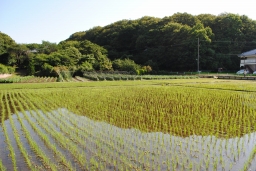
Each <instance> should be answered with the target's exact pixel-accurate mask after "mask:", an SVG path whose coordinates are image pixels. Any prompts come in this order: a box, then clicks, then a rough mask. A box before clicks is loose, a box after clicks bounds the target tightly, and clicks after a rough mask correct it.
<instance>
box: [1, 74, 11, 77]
mask: <svg viewBox="0 0 256 171" xmlns="http://www.w3.org/2000/svg"><path fill="white" fill-rule="evenodd" d="M10 76H12V74H0V78H7V77H10Z"/></svg>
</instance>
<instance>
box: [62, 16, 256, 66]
mask: <svg viewBox="0 0 256 171" xmlns="http://www.w3.org/2000/svg"><path fill="white" fill-rule="evenodd" d="M198 38H199V43H200V48H199V49H200V69H202V70H215V69H216V68H218V67H222V68H226V69H227V70H237V69H239V58H238V57H237V54H239V53H242V52H244V51H247V50H251V49H255V48H256V21H254V20H251V19H250V18H248V17H247V16H244V15H242V16H240V15H237V14H230V13H223V14H220V15H218V16H215V15H211V14H201V15H197V16H193V15H190V14H187V13H176V14H174V15H172V16H169V17H164V18H155V17H147V16H145V17H142V18H140V19H137V20H121V21H117V22H115V23H112V24H109V25H107V26H104V27H94V28H92V29H90V30H87V31H83V32H77V33H74V34H72V35H71V36H70V37H69V38H68V39H67V40H65V42H67V41H84V40H89V41H91V42H93V43H95V44H98V45H100V46H103V47H104V48H105V49H107V50H108V58H109V59H111V60H114V59H119V58H122V59H125V58H129V59H132V60H134V61H135V62H136V63H138V64H140V65H150V66H152V68H153V69H160V70H169V71H170V70H172V71H189V70H190V71H191V70H194V71H195V70H196V69H197V61H196V59H197V51H198V49H197V47H198ZM62 43H63V42H62Z"/></svg>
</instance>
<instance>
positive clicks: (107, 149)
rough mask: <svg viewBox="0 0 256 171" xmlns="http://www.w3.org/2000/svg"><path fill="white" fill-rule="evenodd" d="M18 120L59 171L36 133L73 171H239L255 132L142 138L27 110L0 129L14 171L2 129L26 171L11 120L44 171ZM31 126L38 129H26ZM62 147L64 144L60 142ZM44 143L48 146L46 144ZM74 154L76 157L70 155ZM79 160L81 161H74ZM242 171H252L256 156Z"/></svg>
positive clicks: (1, 153)
mask: <svg viewBox="0 0 256 171" xmlns="http://www.w3.org/2000/svg"><path fill="white" fill-rule="evenodd" d="M18 117H21V118H22V122H23V124H24V125H25V128H26V129H27V131H28V132H29V134H30V135H31V137H32V138H33V140H35V142H36V143H37V144H38V146H40V148H41V149H42V150H43V152H44V153H45V155H46V156H47V157H48V158H50V161H51V162H52V163H53V164H54V165H56V166H57V168H58V170H67V169H66V166H65V163H64V164H63V163H61V159H60V156H58V155H56V154H55V153H54V152H53V150H52V149H51V148H49V145H47V143H45V142H44V141H43V140H42V138H41V137H40V136H39V134H38V132H37V130H39V131H40V132H41V133H43V134H44V135H45V136H46V137H48V141H49V142H50V144H54V145H55V147H56V150H58V151H59V152H60V153H59V154H62V155H63V156H64V157H65V158H66V159H67V161H69V162H70V164H71V166H72V168H73V169H74V170H94V169H98V170H122V169H124V170H125V169H127V170H136V169H138V170H202V171H204V170H231V171H237V170H243V169H244V165H245V164H246V163H247V161H249V159H250V155H251V154H252V152H253V149H254V148H255V146H256V133H251V134H246V135H244V136H243V137H240V138H238V137H236V138H230V139H224V138H216V137H214V136H196V135H193V136H189V137H186V138H183V137H177V136H172V135H169V134H163V133H161V132H155V133H145V132H141V131H139V130H136V129H121V128H118V127H115V126H113V125H110V124H107V123H104V122H95V121H93V120H90V119H88V118H87V117H85V116H78V115H76V114H73V113H72V112H69V111H68V110H67V109H64V108H60V109H57V110H55V111H51V112H47V113H46V112H45V113H44V112H42V111H41V110H38V111H26V112H25V113H17V114H14V115H12V117H11V118H9V119H8V120H6V121H4V125H3V124H2V125H1V126H0V162H2V164H3V165H4V167H5V168H7V170H8V171H9V170H13V167H14V166H13V162H12V160H11V157H10V155H9V153H10V152H9V150H8V144H7V142H6V138H5V137H6V136H5V134H4V131H3V126H5V128H6V130H7V132H8V137H9V139H10V140H11V146H12V147H13V149H14V151H15V159H16V165H17V168H18V170H28V166H27V165H26V163H25V159H24V157H23V155H22V154H21V152H20V149H19V148H18V147H17V142H16V140H15V139H14V138H13V136H14V134H13V132H12V131H13V128H12V127H11V125H10V119H11V120H13V121H14V124H15V127H16V129H17V133H18V134H19V137H20V141H21V142H22V144H23V146H24V148H25V150H26V151H27V153H28V154H29V158H30V160H31V163H32V164H33V165H35V166H36V167H37V168H38V170H47V169H46V168H45V165H44V164H43V162H42V160H41V159H40V158H38V157H37V155H36V153H35V151H34V150H33V149H32V148H31V145H30V144H29V143H28V141H27V138H26V136H25V135H24V132H23V131H24V130H23V129H22V127H21V124H20V121H19V120H18ZM32 123H34V125H36V127H37V130H36V129H34V128H33V126H32V125H31V124H32ZM63 142H64V143H63ZM48 144H49V143H48ZM72 149H76V150H77V151H76V152H77V153H72ZM79 157H81V158H82V159H83V160H81V161H82V162H79ZM251 158H252V161H251V162H250V164H249V165H248V166H249V167H248V169H247V170H252V171H255V170H256V157H255V156H253V157H251Z"/></svg>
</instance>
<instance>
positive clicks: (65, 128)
mask: <svg viewBox="0 0 256 171" xmlns="http://www.w3.org/2000/svg"><path fill="white" fill-rule="evenodd" d="M35 100H36V99H33V100H32V101H35ZM49 104H50V103H48V105H47V107H48V106H49ZM39 107H40V106H39ZM44 113H45V114H46V116H47V117H48V120H51V121H54V123H55V124H56V125H58V126H59V127H60V128H61V130H65V131H64V132H65V133H66V134H69V136H71V138H72V140H74V141H76V142H80V143H83V142H82V141H81V139H80V138H77V137H76V135H77V134H72V132H69V131H68V130H69V129H68V128H69V127H71V125H67V123H66V122H64V121H62V120H63V119H65V118H57V120H56V119H54V118H53V115H54V117H56V113H53V114H52V115H49V114H48V113H47V112H46V111H44ZM61 117H64V116H61ZM58 119H60V120H58ZM58 122H61V123H62V124H64V126H62V127H61V125H60V124H58ZM75 127H76V126H74V127H72V128H75ZM87 128H88V127H87ZM95 129H97V128H95ZM73 131H74V132H75V130H73ZM76 133H77V132H76ZM80 133H81V132H80ZM81 135H82V133H81V134H80V136H81ZM87 135H88V134H87ZM87 135H86V136H87ZM102 136H103V135H100V136H98V137H95V136H94V137H92V136H90V137H89V138H88V139H87V141H88V140H91V141H93V142H94V143H95V141H96V142H97V141H101V137H102ZM104 136H108V135H104ZM79 139H80V140H79ZM92 139H95V140H92ZM104 144H105V143H104ZM112 146H114V145H112ZM114 147H116V146H114ZM104 148H105V146H104ZM113 150H116V149H115V148H113V149H111V151H113ZM116 153H118V152H117V151H116ZM97 156H100V154H97Z"/></svg>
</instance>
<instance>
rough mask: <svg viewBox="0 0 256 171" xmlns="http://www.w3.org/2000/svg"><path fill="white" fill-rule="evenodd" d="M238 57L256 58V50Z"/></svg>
mask: <svg viewBox="0 0 256 171" xmlns="http://www.w3.org/2000/svg"><path fill="white" fill-rule="evenodd" d="M237 56H238V57H240V58H241V57H256V49H253V50H250V51H247V52H244V53H241V54H240V55H237Z"/></svg>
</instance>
